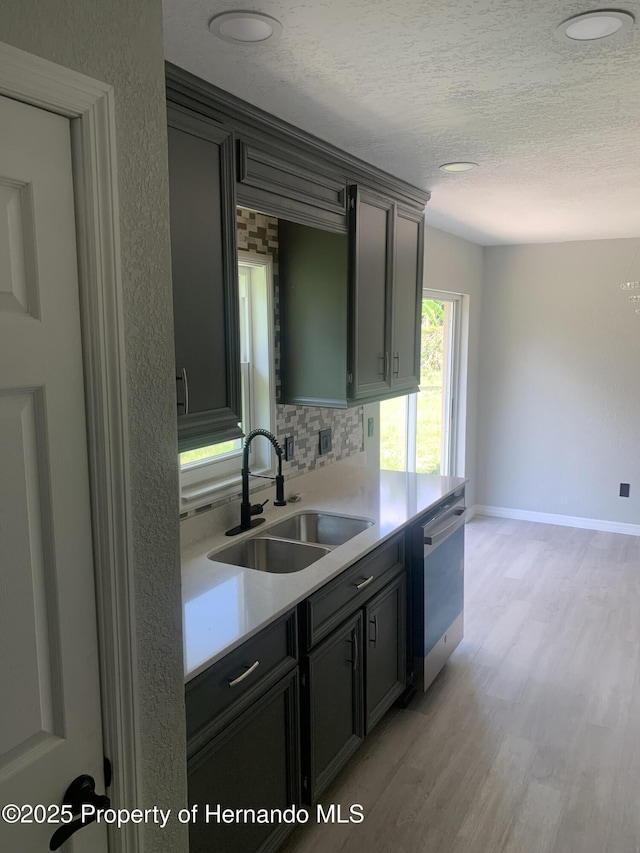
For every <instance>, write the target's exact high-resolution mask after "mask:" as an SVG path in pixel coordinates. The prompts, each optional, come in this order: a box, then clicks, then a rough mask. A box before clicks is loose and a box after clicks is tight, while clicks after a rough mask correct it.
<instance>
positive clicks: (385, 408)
mask: <svg viewBox="0 0 640 853" xmlns="http://www.w3.org/2000/svg"><path fill="white" fill-rule="evenodd" d="M461 305H462V297H459V296H453V295H452V294H444V293H436V292H434V291H425V292H424V294H423V300H422V334H421V347H420V391H419V392H418V393H417V394H409V395H408V396H406V397H396V398H395V399H393V400H386V401H384V402H382V403H381V404H380V467H381V468H386V469H388V470H392V471H416V472H418V473H420V474H443V475H450V474H453V473H455V470H456V464H455V456H456V440H455V438H456V432H457V415H458V412H457V399H458V394H457V387H458V362H459V357H458V352H459V347H460V325H461V313H462V312H461Z"/></svg>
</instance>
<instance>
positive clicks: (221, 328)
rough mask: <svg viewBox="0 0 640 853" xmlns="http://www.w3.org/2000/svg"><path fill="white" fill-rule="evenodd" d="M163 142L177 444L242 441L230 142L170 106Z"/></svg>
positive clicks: (218, 130) (190, 445) (206, 124)
mask: <svg viewBox="0 0 640 853" xmlns="http://www.w3.org/2000/svg"><path fill="white" fill-rule="evenodd" d="M168 144H169V190H170V214H171V215H170V219H171V271H172V273H171V274H172V286H173V315H174V335H175V349H176V371H177V376H178V377H180V379H182V382H183V386H182V388H181V396H180V397H179V399H180V401H181V402H180V405H179V407H178V416H179V417H178V445H179V448H180V450H190V449H192V448H195V447H204V446H205V445H207V444H215V443H216V442H217V441H223V440H226V439H232V438H240V437H241V436H242V430H241V429H240V427H239V426H238V422H239V421H240V419H241V414H242V413H241V404H242V401H241V396H240V344H239V329H240V324H239V320H238V270H237V264H238V257H237V251H236V207H235V197H234V190H233V187H234V181H233V137H232V135H231V134H230V133H229V132H228V131H225V130H222V129H221V128H219V127H217V126H216V125H213V124H211V123H210V122H207V121H205V120H204V119H201V118H198V117H197V116H194V115H191V114H187V113H184V112H182V111H180V110H178V109H176V108H174V107H170V108H169V128H168ZM183 371H184V372H183ZM185 409H186V411H185Z"/></svg>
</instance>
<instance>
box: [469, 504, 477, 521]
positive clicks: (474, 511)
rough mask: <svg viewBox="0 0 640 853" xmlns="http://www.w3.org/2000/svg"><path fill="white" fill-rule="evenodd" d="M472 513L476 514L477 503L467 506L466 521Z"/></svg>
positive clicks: (471, 516)
mask: <svg viewBox="0 0 640 853" xmlns="http://www.w3.org/2000/svg"><path fill="white" fill-rule="evenodd" d="M474 515H478V504H474V505H473V506H468V507H467V521H471V519H472V518H473V516H474Z"/></svg>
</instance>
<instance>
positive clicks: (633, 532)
mask: <svg viewBox="0 0 640 853" xmlns="http://www.w3.org/2000/svg"><path fill="white" fill-rule="evenodd" d="M474 515H489V516H493V517H495V518H513V519H516V520H517V521H535V522H537V523H539V524H558V525H560V526H561V527H579V528H582V529H584V530H602V531H605V532H606V533H625V534H627V535H628V536H640V524H627V523H626V522H623V521H605V520H602V519H599V518H580V517H579V516H576V515H556V514H554V513H552V512H531V511H530V510H527V509H512V508H511V507H504V506H483V505H482V504H475V506H473V507H471V509H470V510H469V518H473V516H474Z"/></svg>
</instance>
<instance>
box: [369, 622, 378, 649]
mask: <svg viewBox="0 0 640 853" xmlns="http://www.w3.org/2000/svg"><path fill="white" fill-rule="evenodd" d="M369 624H370V625H373V630H374V634H373V639H371V638H369V642H370V643H373V648H374V649H375V647H376V644H377V642H378V617H377V616H373V617H372V618H371V619H370V620H369Z"/></svg>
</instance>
